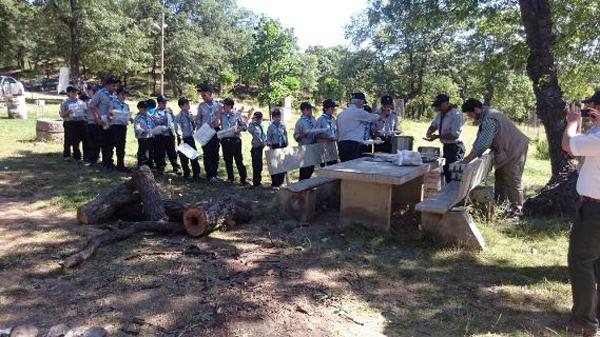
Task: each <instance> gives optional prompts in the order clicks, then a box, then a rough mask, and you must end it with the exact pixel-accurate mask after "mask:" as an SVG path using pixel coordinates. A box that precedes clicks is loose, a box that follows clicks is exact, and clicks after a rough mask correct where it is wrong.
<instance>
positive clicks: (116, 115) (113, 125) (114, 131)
mask: <svg viewBox="0 0 600 337" xmlns="http://www.w3.org/2000/svg"><path fill="white" fill-rule="evenodd" d="M127 94H129V91H127V89H125V88H124V87H119V88H118V89H117V99H115V100H113V101H112V102H111V104H110V109H109V110H108V111H109V117H110V129H109V131H110V150H109V152H108V154H109V155H110V157H109V158H108V162H109V163H110V164H109V165H111V166H112V155H113V149H115V150H116V152H117V171H119V172H130V170H129V169H128V168H126V167H125V142H126V138H127V124H129V119H130V118H131V112H130V110H129V105H127V103H125V99H127Z"/></svg>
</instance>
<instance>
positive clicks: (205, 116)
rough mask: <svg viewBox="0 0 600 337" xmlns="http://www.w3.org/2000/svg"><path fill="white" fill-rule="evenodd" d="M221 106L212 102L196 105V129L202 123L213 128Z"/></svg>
mask: <svg viewBox="0 0 600 337" xmlns="http://www.w3.org/2000/svg"><path fill="white" fill-rule="evenodd" d="M222 107H223V104H221V103H219V102H217V101H215V100H212V101H210V102H202V103H200V105H198V115H197V116H196V127H197V128H200V127H201V126H202V125H203V124H204V123H207V124H208V125H209V126H211V127H213V128H215V127H216V122H217V112H218V111H219V110H221V108H222Z"/></svg>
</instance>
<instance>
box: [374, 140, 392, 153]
mask: <svg viewBox="0 0 600 337" xmlns="http://www.w3.org/2000/svg"><path fill="white" fill-rule="evenodd" d="M381 140H383V143H382V144H375V152H383V153H392V137H382V138H381Z"/></svg>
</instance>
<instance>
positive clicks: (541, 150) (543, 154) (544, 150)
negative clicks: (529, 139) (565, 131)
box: [535, 138, 550, 160]
mask: <svg viewBox="0 0 600 337" xmlns="http://www.w3.org/2000/svg"><path fill="white" fill-rule="evenodd" d="M535 158H537V159H539V160H550V147H549V146H548V141H547V140H546V139H545V138H544V139H538V140H537V141H536V144H535Z"/></svg>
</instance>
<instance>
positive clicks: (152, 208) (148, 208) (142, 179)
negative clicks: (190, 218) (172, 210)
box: [132, 165, 167, 221]
mask: <svg viewBox="0 0 600 337" xmlns="http://www.w3.org/2000/svg"><path fill="white" fill-rule="evenodd" d="M132 181H133V185H134V186H135V189H136V190H137V191H138V192H139V193H140V200H141V201H142V205H143V207H142V214H143V215H144V219H145V220H149V221H158V220H163V219H165V218H166V217H167V214H166V213H165V207H164V205H163V202H162V199H161V197H160V193H159V192H158V189H157V188H156V182H155V181H154V175H153V174H152V171H150V168H149V167H148V166H146V165H144V166H142V167H140V168H139V169H137V170H135V171H134V172H133V179H132Z"/></svg>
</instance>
